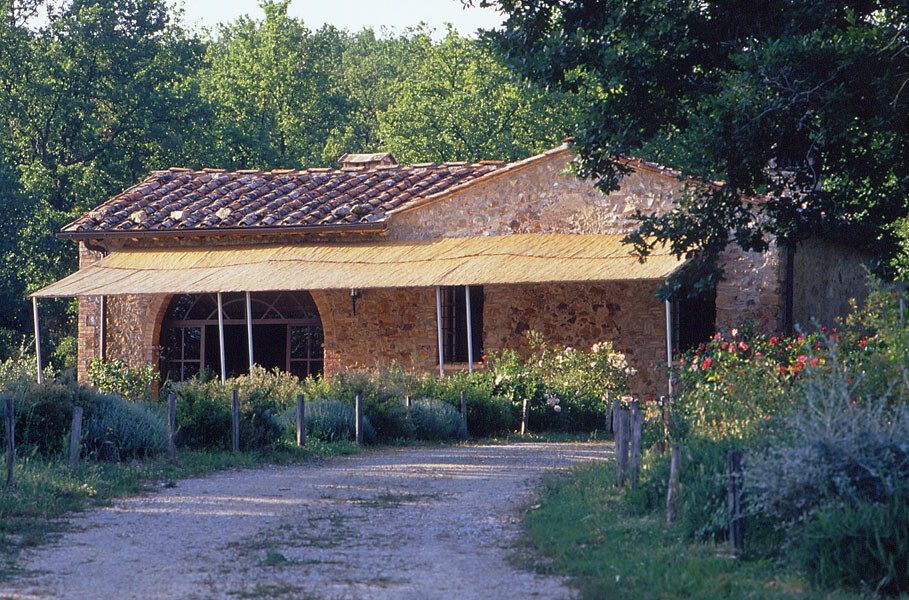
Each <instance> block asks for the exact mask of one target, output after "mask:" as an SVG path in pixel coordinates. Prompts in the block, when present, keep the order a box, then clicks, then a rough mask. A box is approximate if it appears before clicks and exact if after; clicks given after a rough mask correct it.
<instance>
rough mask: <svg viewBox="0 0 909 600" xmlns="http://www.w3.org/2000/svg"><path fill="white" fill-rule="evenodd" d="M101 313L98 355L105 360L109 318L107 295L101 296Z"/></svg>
mask: <svg viewBox="0 0 909 600" xmlns="http://www.w3.org/2000/svg"><path fill="white" fill-rule="evenodd" d="M100 312H101V315H100V317H99V319H98V328H99V329H100V332H99V335H98V357H99V358H100V359H101V360H104V354H105V352H104V350H105V348H104V337H105V329H106V328H105V324H104V322H105V321H106V320H107V296H101V311H100Z"/></svg>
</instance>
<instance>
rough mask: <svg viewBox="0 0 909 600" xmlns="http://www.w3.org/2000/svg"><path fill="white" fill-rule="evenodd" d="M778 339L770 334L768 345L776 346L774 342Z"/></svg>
mask: <svg viewBox="0 0 909 600" xmlns="http://www.w3.org/2000/svg"><path fill="white" fill-rule="evenodd" d="M778 341H779V340H778V339H776V336H775V335H773V336H770V345H771V346H776V343H777V342H778Z"/></svg>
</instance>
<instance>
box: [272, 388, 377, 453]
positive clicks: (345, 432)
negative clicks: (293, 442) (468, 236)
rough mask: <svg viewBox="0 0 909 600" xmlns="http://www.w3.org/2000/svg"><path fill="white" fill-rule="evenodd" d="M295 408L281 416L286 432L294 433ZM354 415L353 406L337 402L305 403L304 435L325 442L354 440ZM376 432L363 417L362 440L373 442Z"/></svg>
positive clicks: (355, 430)
mask: <svg viewBox="0 0 909 600" xmlns="http://www.w3.org/2000/svg"><path fill="white" fill-rule="evenodd" d="M296 419H297V412H296V408H290V409H288V410H287V411H285V412H284V414H283V415H282V416H281V423H282V424H283V426H284V427H285V429H286V430H287V431H296V427H297V420H296ZM356 432H357V426H356V413H355V410H354V406H353V405H352V404H349V403H346V402H340V401H338V400H326V399H322V400H314V401H312V402H307V403H306V435H307V437H313V438H315V439H319V440H322V441H325V442H337V441H343V440H353V439H356ZM375 438H376V431H375V429H374V428H373V426H372V424H371V423H370V422H369V419H367V418H366V417H365V416H364V417H363V440H364V441H365V442H367V443H370V442H372V441H374V440H375Z"/></svg>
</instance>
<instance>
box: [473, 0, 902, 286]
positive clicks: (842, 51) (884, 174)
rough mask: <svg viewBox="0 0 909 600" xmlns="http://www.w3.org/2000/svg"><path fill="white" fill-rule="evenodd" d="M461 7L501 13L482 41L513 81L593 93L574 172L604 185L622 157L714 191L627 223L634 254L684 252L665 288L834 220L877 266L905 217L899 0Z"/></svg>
mask: <svg viewBox="0 0 909 600" xmlns="http://www.w3.org/2000/svg"><path fill="white" fill-rule="evenodd" d="M474 1H475V2H478V3H479V4H481V5H484V6H495V7H497V8H498V9H500V10H502V11H503V12H504V13H505V14H506V15H507V21H506V23H505V27H504V29H502V30H498V31H495V32H491V33H489V38H490V39H491V40H492V41H493V42H495V43H496V45H497V46H498V47H499V48H500V49H502V50H503V51H504V52H505V53H506V54H507V55H508V57H509V59H510V62H511V64H512V65H514V66H515V67H516V68H517V69H518V70H519V71H520V72H522V73H523V74H525V75H526V76H528V77H530V78H531V79H533V80H535V81H537V82H539V83H541V84H543V85H549V86H553V87H555V88H557V89H561V90H569V91H570V90H573V89H575V88H577V86H578V79H579V73H580V74H581V75H582V76H583V80H587V81H592V82H593V84H594V85H595V86H596V89H598V90H599V93H598V94H597V96H596V98H595V101H594V102H592V103H591V104H590V108H589V110H588V112H587V114H586V116H585V117H584V119H583V125H582V126H580V127H579V129H578V134H577V144H576V146H577V150H578V153H579V158H580V161H579V173H580V174H581V175H583V176H587V177H591V178H593V179H594V181H595V182H596V183H597V185H598V186H600V187H601V188H603V189H605V190H609V189H612V188H614V187H615V186H616V185H617V183H618V181H619V179H620V178H621V176H622V175H623V174H624V173H625V172H626V169H625V168H623V166H622V165H621V164H620V163H619V162H618V160H617V159H618V157H620V156H622V155H637V156H641V157H643V158H645V159H649V160H655V161H657V162H662V163H664V164H670V165H673V166H676V167H678V168H681V169H683V170H684V171H685V173H686V174H688V175H693V176H695V177H697V178H700V179H702V180H704V181H712V180H720V181H721V183H719V184H717V185H716V186H711V185H704V186H697V185H694V186H692V187H691V189H690V194H689V195H688V197H687V198H685V199H684V200H683V201H682V202H681V203H680V204H679V206H678V207H677V209H676V210H674V211H672V212H671V213H669V214H667V215H664V216H655V215H650V216H645V215H638V218H640V219H641V226H640V228H639V230H638V232H637V234H636V235H633V236H631V237H630V238H629V241H632V242H633V243H634V244H635V246H636V249H637V250H638V252H640V253H641V254H644V255H646V254H647V252H648V251H649V249H651V248H652V247H653V245H654V244H659V243H661V242H663V241H668V242H669V244H670V247H671V248H672V250H673V252H675V253H677V254H679V255H688V256H692V255H696V254H697V255H699V257H700V260H696V261H693V262H692V263H690V266H689V268H688V269H685V270H682V272H681V273H680V274H679V275H678V276H676V277H673V278H672V281H671V283H670V285H669V289H668V290H666V291H667V292H678V291H679V290H680V289H681V288H682V286H683V284H685V282H686V279H687V280H689V283H690V280H691V279H694V280H697V281H699V282H701V286H700V287H701V288H706V287H710V286H711V285H713V284H714V283H715V282H716V279H717V277H718V275H719V274H718V272H717V271H716V262H715V259H716V257H717V256H718V254H719V253H720V252H722V251H723V250H724V249H725V247H726V246H727V245H728V244H730V243H734V244H737V245H738V246H740V247H742V248H743V249H745V250H760V249H763V248H766V247H767V244H768V243H769V242H770V241H771V240H772V239H773V238H775V239H776V240H777V242H778V244H779V246H780V247H786V245H788V244H789V243H792V242H795V241H797V240H799V239H801V238H803V237H805V236H808V235H810V234H813V233H816V232H818V231H825V230H826V231H831V230H834V231H835V230H837V229H839V228H840V227H841V226H844V225H848V227H850V228H856V227H857V228H860V230H862V231H864V235H861V236H856V239H858V240H859V241H861V242H862V243H864V244H866V245H869V246H870V247H871V248H872V249H873V250H874V251H875V252H876V254H877V256H878V257H879V258H881V259H884V262H886V259H887V258H889V257H890V256H892V254H893V253H894V251H895V250H896V245H895V244H894V241H895V239H894V238H895V236H894V227H893V226H894V224H896V223H897V221H898V220H899V219H901V218H903V217H905V216H906V215H907V212H909V204H907V201H906V198H909V176H907V175H909V161H907V160H906V158H907V155H909V135H907V123H909V122H907V121H906V119H905V115H906V114H907V105H909V94H907V93H906V89H905V83H906V78H905V73H906V71H907V68H909V53H907V52H906V50H907V48H909V27H907V22H909V9H907V5H906V3H904V2H898V1H895V0H883V1H880V2H857V1H848V2H843V1H841V0H819V1H816V2H801V1H798V0H783V1H781V2H776V3H754V2H728V1H725V0H707V1H705V2H688V3H686V2H665V1H663V0H633V1H628V0H566V1H564V2H561V1H560V2H555V1H553V0H474ZM759 196H760V197H761V200H760V201H759V202H758V201H749V200H745V201H743V197H744V198H755V197H759ZM692 271H694V272H692ZM694 289H695V291H702V290H701V289H698V286H695V288H694Z"/></svg>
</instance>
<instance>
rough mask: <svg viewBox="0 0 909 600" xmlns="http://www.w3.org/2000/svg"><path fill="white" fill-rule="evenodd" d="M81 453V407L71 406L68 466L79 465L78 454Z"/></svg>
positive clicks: (73, 467)
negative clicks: (71, 417) (71, 424)
mask: <svg viewBox="0 0 909 600" xmlns="http://www.w3.org/2000/svg"><path fill="white" fill-rule="evenodd" d="M80 454H82V407H81V406H74V407H73V429H72V432H71V433H70V435H69V468H70V469H75V468H76V467H78V466H79V455H80Z"/></svg>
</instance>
